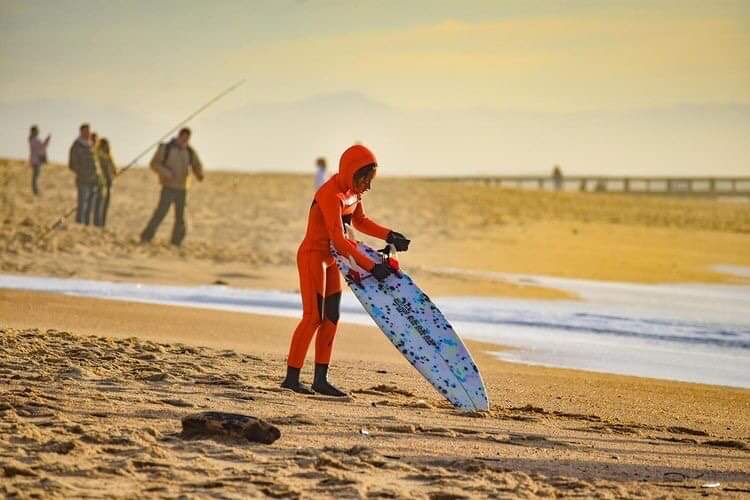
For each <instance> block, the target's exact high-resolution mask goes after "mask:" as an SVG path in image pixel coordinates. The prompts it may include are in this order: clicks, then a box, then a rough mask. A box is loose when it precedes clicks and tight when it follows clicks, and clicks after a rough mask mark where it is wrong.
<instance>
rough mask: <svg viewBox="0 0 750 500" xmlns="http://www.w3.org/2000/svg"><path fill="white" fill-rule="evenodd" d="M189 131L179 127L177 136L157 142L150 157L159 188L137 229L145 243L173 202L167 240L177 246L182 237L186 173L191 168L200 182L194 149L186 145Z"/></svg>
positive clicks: (199, 172)
mask: <svg viewBox="0 0 750 500" xmlns="http://www.w3.org/2000/svg"><path fill="white" fill-rule="evenodd" d="M190 135H191V132H190V129H189V128H187V127H185V128H183V129H181V130H180V132H179V133H178V134H177V137H175V138H174V139H172V140H171V141H169V142H168V143H166V144H161V145H159V148H158V149H157V150H156V153H155V154H154V157H153V158H152V159H151V170H153V171H154V172H156V173H157V174H158V175H159V182H160V183H161V186H162V188H161V195H160V196H159V204H158V205H157V206H156V210H154V214H153V215H152V216H151V220H149V222H148V225H146V228H145V229H144V230H143V232H142V233H141V242H142V243H147V242H149V241H151V240H152V239H153V238H154V235H155V234H156V230H157V229H159V224H161V221H162V220H164V217H165V216H166V215H167V212H168V211H169V207H170V205H172V204H173V203H174V227H173V229H172V238H171V243H172V244H173V245H175V246H179V245H181V244H182V240H184V239H185V233H186V228H185V204H186V203H187V190H188V187H189V186H190V173H191V172H192V173H193V175H195V177H196V178H197V179H198V181H199V182H203V165H201V161H200V159H199V158H198V155H197V154H196V153H195V150H194V149H193V148H192V147H190V145H189V142H190Z"/></svg>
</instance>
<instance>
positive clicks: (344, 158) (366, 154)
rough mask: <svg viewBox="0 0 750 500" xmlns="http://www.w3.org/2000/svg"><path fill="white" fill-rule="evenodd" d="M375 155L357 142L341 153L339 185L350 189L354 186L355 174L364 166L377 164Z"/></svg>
mask: <svg viewBox="0 0 750 500" xmlns="http://www.w3.org/2000/svg"><path fill="white" fill-rule="evenodd" d="M377 164H378V162H377V160H376V159H375V155H374V154H372V151H370V150H369V149H367V148H366V147H364V146H362V145H360V144H355V145H354V146H352V147H350V148H349V149H347V150H346V151H344V153H343V154H342V155H341V159H340V160H339V175H338V183H339V186H340V187H341V188H342V189H343V190H345V191H348V190H350V189H352V188H353V185H354V174H355V173H356V172H357V170H359V169H360V168H362V167H366V166H367V165H377Z"/></svg>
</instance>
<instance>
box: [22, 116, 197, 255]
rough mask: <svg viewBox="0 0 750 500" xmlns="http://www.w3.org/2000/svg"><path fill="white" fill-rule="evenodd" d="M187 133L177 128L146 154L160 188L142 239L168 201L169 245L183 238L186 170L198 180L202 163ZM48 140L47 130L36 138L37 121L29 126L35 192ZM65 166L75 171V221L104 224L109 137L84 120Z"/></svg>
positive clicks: (111, 175)
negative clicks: (170, 219) (150, 155)
mask: <svg viewBox="0 0 750 500" xmlns="http://www.w3.org/2000/svg"><path fill="white" fill-rule="evenodd" d="M190 135H191V131H190V129H189V128H182V129H181V130H180V131H179V133H178V134H177V136H176V137H174V138H173V139H172V140H170V141H169V142H167V143H164V144H160V145H159V147H158V149H157V150H156V153H155V154H154V156H153V158H152V159H151V163H150V167H151V169H152V170H153V171H154V172H156V173H157V175H158V177H159V182H160V184H161V186H162V190H161V195H160V197H159V203H158V204H157V206H156V209H155V210H154V212H153V215H152V216H151V218H150V219H149V221H148V224H147V225H146V227H145V229H144V230H143V231H142V232H141V235H140V239H141V241H142V242H144V243H147V242H149V241H151V240H152V239H153V237H154V235H155V234H156V231H157V229H158V228H159V225H160V224H161V222H162V220H164V217H165V216H166V215H167V212H168V211H169V208H170V207H171V206H172V205H174V207H175V223H174V227H173V230H172V237H171V240H170V241H171V243H172V244H173V245H177V246H179V245H180V244H182V241H183V240H184V239H185V234H186V224H185V205H186V199H187V189H188V187H189V184H190V174H191V173H192V174H193V175H194V176H195V177H196V178H197V179H198V180H199V181H202V180H203V165H202V164H201V161H200V159H199V158H198V155H197V153H196V152H195V150H194V149H193V148H192V147H191V146H190V144H189V141H190ZM50 140H51V135H47V137H46V138H45V139H44V140H42V139H41V138H40V134H39V127H38V126H36V125H33V126H32V127H31V129H30V132H29V166H30V167H31V169H32V173H31V189H32V192H33V193H34V195H35V196H39V195H40V190H39V177H40V174H41V171H42V167H43V166H44V164H45V163H47V147H48V146H49V144H50ZM68 168H69V169H70V170H71V172H73V174H74V175H75V185H76V191H77V196H76V210H75V221H76V222H77V223H78V224H83V225H87V226H88V225H90V224H93V225H94V226H98V227H105V226H106V223H107V214H108V212H109V205H110V200H111V196H112V185H113V182H114V179H115V177H117V175H118V173H119V172H118V169H117V166H116V165H115V162H114V159H113V158H112V150H111V148H110V144H109V140H108V139H107V138H105V137H98V135H97V134H96V133H95V132H92V131H91V126H90V125H89V124H88V123H83V124H82V125H81V126H80V127H79V129H78V137H76V139H75V140H74V141H73V144H71V146H70V150H69V154H68ZM126 168H127V167H126Z"/></svg>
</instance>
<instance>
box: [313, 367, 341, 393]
mask: <svg viewBox="0 0 750 500" xmlns="http://www.w3.org/2000/svg"><path fill="white" fill-rule="evenodd" d="M312 390H313V391H315V392H317V393H318V394H323V395H324V396H334V397H337V398H344V397H346V396H348V394H347V393H345V392H344V391H341V390H339V389H337V388H335V387H334V386H332V385H331V384H330V383H329V382H328V365H325V364H323V363H315V378H314V379H313V384H312Z"/></svg>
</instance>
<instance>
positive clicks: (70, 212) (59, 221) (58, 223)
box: [39, 80, 246, 240]
mask: <svg viewBox="0 0 750 500" xmlns="http://www.w3.org/2000/svg"><path fill="white" fill-rule="evenodd" d="M245 81H246V80H240V81H239V82H237V83H235V84H234V85H232V86H231V87H229V88H227V89H225V90H224V91H222V92H221V93H220V94H219V95H217V96H216V97H214V98H213V99H211V100H210V101H208V102H207V103H206V104H204V105H203V106H201V107H200V108H198V109H197V110H195V111H193V112H192V113H190V114H189V115H188V116H187V117H186V118H184V119H183V120H182V121H181V122H180V123H178V124H177V125H175V126H174V127H172V128H171V129H169V131H168V132H166V133H165V134H164V135H162V136H161V137H159V139H158V140H157V141H156V142H154V143H153V144H151V145H150V146H149V147H147V148H146V149H144V150H143V151H142V152H141V153H139V154H138V156H136V157H135V158H133V159H132V160H131V161H130V163H128V164H127V165H125V166H124V167H123V168H121V169H120V170H119V171H118V172H117V173H116V174H115V177H119V176H121V175H122V174H124V173H125V172H127V171H128V169H130V167H132V166H134V165H135V164H136V163H137V162H138V160H140V159H141V158H143V156H144V155H146V154H147V153H148V152H149V151H151V150H152V149H154V148H155V147H157V146H158V145H159V144H161V143H162V142H164V140H165V139H167V138H168V137H169V136H171V135H172V134H174V133H175V132H176V131H177V130H179V129H180V128H181V127H183V126H184V125H186V124H187V123H188V122H190V120H192V119H193V118H195V117H196V116H198V115H199V114H201V113H202V112H203V111H205V110H206V109H207V108H209V107H210V106H211V105H212V104H214V103H215V102H216V101H218V100H219V99H221V98H222V97H224V96H226V95H227V94H229V93H230V92H232V91H234V90H235V89H237V87H240V86H241V85H242V84H244V83H245ZM76 208H77V207H73V208H71V209H70V210H68V211H67V212H65V213H64V214H63V215H61V216H60V218H58V219H57V221H55V223H54V224H52V225H51V226H50V227H49V228H47V230H46V231H45V232H44V234H42V235H41V236H40V237H39V239H40V240H43V239H44V238H46V237H47V235H49V234H50V233H51V232H52V231H54V230H55V229H57V228H59V227H60V226H62V224H63V222H65V219H67V218H68V217H70V216H71V215H73V213H74V212H75V211H76Z"/></svg>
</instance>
